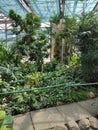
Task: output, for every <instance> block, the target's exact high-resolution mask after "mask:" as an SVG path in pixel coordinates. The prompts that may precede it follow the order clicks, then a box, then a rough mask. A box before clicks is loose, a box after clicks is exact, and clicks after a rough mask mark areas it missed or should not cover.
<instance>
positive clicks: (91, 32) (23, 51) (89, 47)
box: [0, 10, 98, 115]
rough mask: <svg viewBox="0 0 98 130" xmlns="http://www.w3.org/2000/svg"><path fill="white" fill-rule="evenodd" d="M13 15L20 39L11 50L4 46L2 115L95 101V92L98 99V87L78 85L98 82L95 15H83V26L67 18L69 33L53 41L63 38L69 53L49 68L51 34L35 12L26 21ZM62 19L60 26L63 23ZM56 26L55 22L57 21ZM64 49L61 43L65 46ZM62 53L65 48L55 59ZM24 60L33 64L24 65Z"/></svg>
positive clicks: (0, 51) (0, 48) (0, 85)
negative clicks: (47, 32)
mask: <svg viewBox="0 0 98 130" xmlns="http://www.w3.org/2000/svg"><path fill="white" fill-rule="evenodd" d="M9 16H10V18H11V19H12V20H13V21H14V24H13V25H12V26H13V30H12V31H13V34H14V35H16V39H17V40H16V42H15V43H14V44H13V45H12V46H11V48H5V47H4V46H3V45H2V44H0V109H1V110H5V111H6V112H7V113H9V114H13V115H15V114H19V113H24V112H27V111H31V110H36V109H41V108H45V107H50V106H57V105H61V104H66V103H72V102H77V101H81V100H86V99H89V98H92V97H90V96H89V93H93V95H94V96H93V98H94V97H97V96H98V89H97V85H96V86H94V85H93V86H88V85H84V86H82V85H74V84H82V83H87V82H89V83H91V82H97V79H98V78H97V60H96V59H97V43H98V42H97V41H98V37H97V36H98V32H97V30H98V29H97V27H98V26H97V24H98V22H97V17H96V16H95V15H94V14H93V13H91V14H85V15H83V16H82V17H81V18H80V21H78V22H77V21H76V19H75V18H73V19H72V18H67V17H65V20H66V22H64V23H63V24H64V28H63V29H62V30H61V31H60V33H59V34H52V36H51V37H52V38H55V40H57V39H58V38H57V37H58V36H59V40H60V39H62V38H63V39H64V40H65V43H66V44H65V45H66V47H65V51H64V50H63V52H64V53H62V52H60V51H62V50H59V52H60V53H59V54H58V56H57V55H54V58H53V59H52V60H51V61H50V62H49V63H44V59H45V58H46V57H47V56H48V51H47V50H48V49H49V47H51V46H50V43H48V39H47V38H48V37H47V35H49V34H45V32H44V31H43V30H41V29H40V24H41V23H40V19H39V18H38V17H37V16H35V14H32V13H30V14H27V15H26V18H24V19H23V18H21V17H20V16H19V15H17V14H16V13H15V12H14V11H12V10H11V11H10V13H9ZM91 16H92V17H91ZM58 18H59V17H57V21H56V23H55V24H58V23H59V21H60V20H58ZM17 21H19V22H17ZM89 21H90V26H89ZM52 22H55V20H53V18H52ZM96 26H97V27H96ZM95 27H96V28H95ZM71 28H72V30H71ZM50 31H51V29H50ZM50 34H51V33H50ZM71 41H73V42H71ZM84 43H85V44H84ZM61 44H62V43H61V42H60V41H59V45H60V46H62V45H61ZM57 45H58V41H57ZM57 45H56V42H55V46H57ZM57 47H58V46H57ZM83 48H85V51H84V49H83ZM58 49H60V48H59V47H58V48H56V49H55V51H56V53H55V54H57V50H58ZM69 50H70V51H69ZM91 52H92V53H91ZM60 54H63V55H62V57H63V60H62V58H61V59H60V58H58V57H59V56H61V55H60ZM24 57H26V58H27V59H28V60H27V61H24V62H22V61H23V59H24ZM91 59H92V60H91ZM62 61H63V62H62ZM89 66H90V67H89ZM53 86H54V88H53ZM30 89H33V91H30ZM27 90H29V91H27ZM22 91H23V92H22ZM7 92H17V93H11V94H9V93H7ZM4 93H6V95H3V94H4Z"/></svg>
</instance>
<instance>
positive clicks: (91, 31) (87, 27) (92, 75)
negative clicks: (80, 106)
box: [77, 12, 98, 82]
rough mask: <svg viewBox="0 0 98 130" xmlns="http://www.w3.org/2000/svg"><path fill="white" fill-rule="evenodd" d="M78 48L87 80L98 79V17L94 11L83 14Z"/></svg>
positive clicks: (93, 80)
mask: <svg viewBox="0 0 98 130" xmlns="http://www.w3.org/2000/svg"><path fill="white" fill-rule="evenodd" d="M77 34H78V39H79V42H78V48H79V51H80V52H81V65H82V71H83V76H84V79H85V81H86V82H97V81H98V60H97V59H98V17H97V16H96V15H94V13H93V12H91V13H89V14H83V17H81V18H80V22H79V26H78V30H77Z"/></svg>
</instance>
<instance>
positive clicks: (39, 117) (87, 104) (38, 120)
mask: <svg viewBox="0 0 98 130" xmlns="http://www.w3.org/2000/svg"><path fill="white" fill-rule="evenodd" d="M96 100H97V101H98V98H95V99H90V100H87V101H82V102H77V103H72V104H67V105H61V106H57V107H51V108H45V109H40V110H37V111H31V112H28V113H26V114H24V115H22V114H21V115H17V116H15V117H14V123H13V130H43V129H46V128H51V127H53V126H57V125H60V126H64V124H66V123H67V122H68V121H70V120H75V121H77V120H80V119H81V118H85V117H89V116H96V115H98V108H95V107H93V106H92V105H91V104H92V103H93V102H95V101H96Z"/></svg>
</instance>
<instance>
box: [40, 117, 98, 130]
mask: <svg viewBox="0 0 98 130" xmlns="http://www.w3.org/2000/svg"><path fill="white" fill-rule="evenodd" d="M43 130H98V119H96V118H95V117H93V116H91V117H88V118H83V119H80V120H79V121H74V120H71V121H69V122H67V123H66V124H65V126H64V127H62V126H55V127H52V128H48V129H43Z"/></svg>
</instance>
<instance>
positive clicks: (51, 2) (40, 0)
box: [0, 0, 98, 22]
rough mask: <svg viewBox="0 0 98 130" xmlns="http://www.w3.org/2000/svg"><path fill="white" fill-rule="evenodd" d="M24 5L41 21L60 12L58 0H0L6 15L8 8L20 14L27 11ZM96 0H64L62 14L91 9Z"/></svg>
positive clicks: (69, 14)
mask: <svg viewBox="0 0 98 130" xmlns="http://www.w3.org/2000/svg"><path fill="white" fill-rule="evenodd" d="M23 2H24V3H25V4H26V6H27V7H28V8H29V9H30V10H31V11H33V12H34V13H35V14H36V15H38V16H39V17H40V18H41V20H42V22H48V21H49V18H50V17H51V16H53V15H54V14H59V13H60V8H59V0H0V12H2V13H3V14H4V15H5V16H8V13H9V10H10V9H13V10H14V11H15V12H16V13H18V14H20V15H21V16H23V17H24V16H25V14H26V13H27V12H28V10H27V8H26V7H25V6H23ZM97 2H98V0H84V1H83V0H65V10H64V15H66V16H69V17H73V16H80V15H81V13H82V12H83V11H84V12H89V11H91V10H93V8H94V7H95V5H96V3H97Z"/></svg>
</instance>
